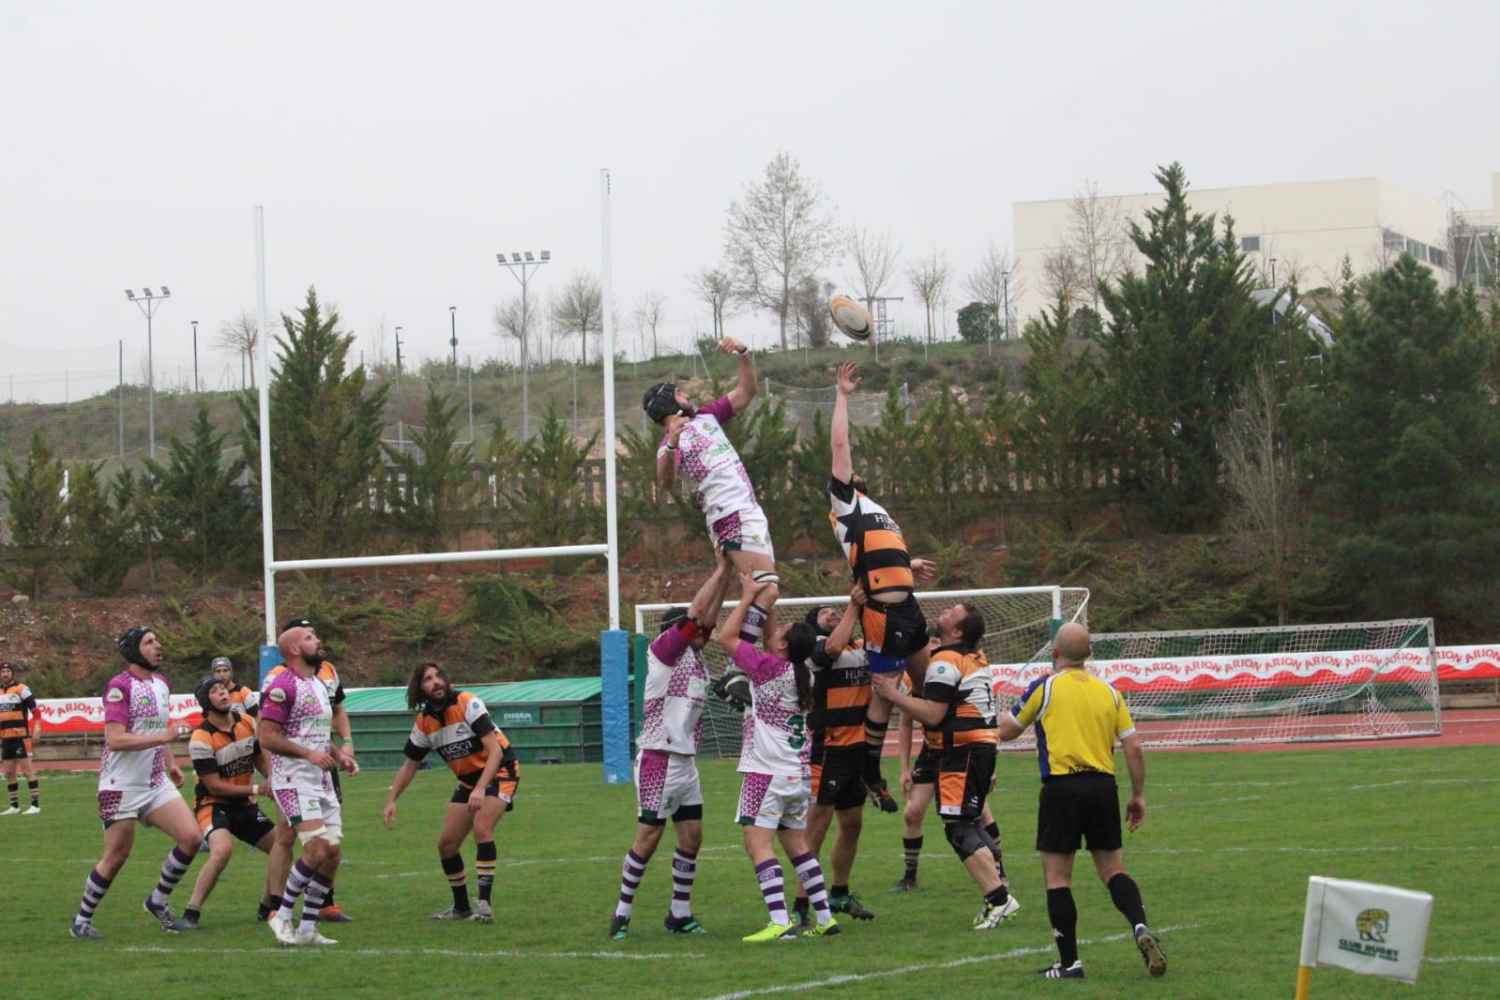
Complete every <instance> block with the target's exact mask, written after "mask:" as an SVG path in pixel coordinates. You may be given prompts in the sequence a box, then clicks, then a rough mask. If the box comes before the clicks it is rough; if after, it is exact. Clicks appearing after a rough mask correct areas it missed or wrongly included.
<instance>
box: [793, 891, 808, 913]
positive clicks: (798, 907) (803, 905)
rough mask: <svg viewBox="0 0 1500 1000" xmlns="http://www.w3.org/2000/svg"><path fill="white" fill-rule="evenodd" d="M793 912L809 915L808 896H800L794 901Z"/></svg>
mask: <svg viewBox="0 0 1500 1000" xmlns="http://www.w3.org/2000/svg"><path fill="white" fill-rule="evenodd" d="M792 912H793V913H795V914H797V915H798V916H803V917H805V916H807V912H808V911H807V897H806V896H798V897H797V900H796V902H794V903H792Z"/></svg>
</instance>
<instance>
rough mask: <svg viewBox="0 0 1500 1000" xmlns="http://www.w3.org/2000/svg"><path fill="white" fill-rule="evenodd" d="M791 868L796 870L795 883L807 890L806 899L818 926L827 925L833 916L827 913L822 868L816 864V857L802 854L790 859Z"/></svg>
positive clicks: (826, 891) (826, 896) (826, 892)
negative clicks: (810, 905)
mask: <svg viewBox="0 0 1500 1000" xmlns="http://www.w3.org/2000/svg"><path fill="white" fill-rule="evenodd" d="M792 867H793V868H795V869H796V870H797V881H798V882H800V883H802V888H804V889H806V890H807V898H808V899H809V900H810V901H811V902H812V908H813V913H814V914H816V915H817V918H818V925H819V926H822V925H823V924H826V923H828V921H830V920H832V919H833V914H831V913H829V912H828V890H827V888H826V887H825V886H824V885H823V866H822V865H820V864H818V856H817V855H816V854H804V855H802V856H801V857H796V858H792Z"/></svg>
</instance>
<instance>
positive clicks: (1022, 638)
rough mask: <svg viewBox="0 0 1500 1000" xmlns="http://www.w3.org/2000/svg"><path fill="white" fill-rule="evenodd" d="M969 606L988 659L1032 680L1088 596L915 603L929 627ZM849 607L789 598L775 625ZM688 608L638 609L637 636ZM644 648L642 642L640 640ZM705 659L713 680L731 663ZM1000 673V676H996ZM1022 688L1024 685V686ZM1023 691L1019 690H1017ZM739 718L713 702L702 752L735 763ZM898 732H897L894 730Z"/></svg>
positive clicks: (986, 596)
mask: <svg viewBox="0 0 1500 1000" xmlns="http://www.w3.org/2000/svg"><path fill="white" fill-rule="evenodd" d="M960 601H965V602H968V603H971V604H973V605H974V606H975V607H977V608H978V609H979V611H980V613H981V614H983V615H984V622H985V632H984V641H983V643H982V644H981V645H982V647H983V649H984V651H985V655H986V656H987V657H988V658H989V661H990V662H991V663H994V664H1000V665H1003V667H1002V669H1003V670H1005V671H1007V672H1010V671H1014V672H1015V673H1017V674H1018V675H1026V676H1030V675H1034V674H1035V672H1036V671H1035V669H1033V668H1034V667H1037V666H1038V665H1040V664H1046V665H1047V666H1050V665H1051V659H1050V657H1051V648H1052V635H1053V633H1054V632H1056V630H1057V626H1058V625H1059V624H1062V623H1063V622H1073V621H1076V622H1082V623H1084V624H1087V622H1088V602H1089V592H1088V589H1087V588H1086V587H1055V586H1045V587H1004V588H991V589H988V590H941V591H930V592H919V593H918V594H917V602H918V603H919V604H920V605H921V606H922V611H923V613H924V614H925V615H926V616H927V620H928V623H929V626H930V624H931V622H932V621H933V620H934V619H936V618H937V616H938V614H939V613H940V612H941V611H943V610H944V609H946V608H949V607H952V606H953V605H954V604H956V603H958V602H960ZM848 603H849V595H848V594H840V595H837V596H829V597H791V598H783V599H782V600H780V601H778V602H777V603H776V620H777V621H778V622H786V621H788V620H792V619H793V618H795V619H799V620H800V619H801V618H802V617H803V616H804V615H805V614H807V611H808V609H809V608H814V607H821V606H823V605H828V606H830V607H836V608H842V607H843V606H844V605H846V604H848ZM684 607H687V604H686V603H685V602H684V603H676V604H638V605H636V608H635V630H636V632H637V633H639V634H640V635H641V636H644V637H646V639H647V640H649V639H652V638H655V637H656V635H657V633H658V632H660V630H661V620H662V617H663V616H664V615H665V614H666V612H667V611H668V610H670V609H671V608H684ZM732 607H733V605H732V604H728V603H726V605H725V608H724V609H723V610H722V611H721V612H720V616H719V617H720V621H722V620H723V619H724V618H725V617H727V616H728V614H729V610H730V609H731V608H732ZM637 645H638V646H639V645H640V640H637ZM704 659H705V661H706V662H707V664H708V670H709V673H710V675H712V677H713V678H715V679H717V678H719V677H720V676H722V675H723V673H724V670H725V669H726V668H727V667H728V666H729V659H728V657H727V656H725V654H724V651H723V650H722V649H720V648H719V647H718V646H717V645H715V644H713V643H710V644H709V645H708V646H707V647H706V648H705V649H704ZM999 672H1000V671H998V670H997V673H999ZM1022 686H1023V687H1024V683H1023V684H1022ZM1017 690H1018V691H1019V689H1017ZM740 723H741V715H740V713H739V712H736V711H735V710H734V709H732V708H730V707H729V706H727V705H725V704H724V703H723V702H721V701H719V700H718V699H717V698H714V697H713V696H710V697H709V699H708V707H707V709H706V710H705V711H704V713H703V742H702V744H701V746H700V747H699V752H700V753H703V754H716V755H717V756H719V757H736V756H738V755H739V752H740ZM893 728H894V727H893Z"/></svg>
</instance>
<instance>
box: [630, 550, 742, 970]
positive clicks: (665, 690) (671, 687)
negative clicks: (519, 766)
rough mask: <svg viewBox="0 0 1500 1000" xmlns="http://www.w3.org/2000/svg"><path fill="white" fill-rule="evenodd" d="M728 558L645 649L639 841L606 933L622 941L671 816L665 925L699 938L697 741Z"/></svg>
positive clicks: (638, 777) (700, 798) (700, 833)
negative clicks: (708, 649)
mask: <svg viewBox="0 0 1500 1000" xmlns="http://www.w3.org/2000/svg"><path fill="white" fill-rule="evenodd" d="M732 575H733V574H732V573H731V571H730V567H729V563H728V561H727V559H725V558H724V557H723V556H721V557H720V559H719V563H718V565H717V566H715V567H714V571H713V573H712V574H711V575H710V576H709V578H708V579H707V580H705V581H704V582H703V586H701V587H699V588H698V593H697V594H696V595H695V596H694V597H693V602H692V604H690V605H689V606H688V609H687V611H685V612H684V611H682V610H681V609H676V613H675V614H673V613H668V615H667V617H665V618H664V619H663V620H662V628H661V632H660V634H658V635H657V637H656V638H655V640H653V641H652V643H651V645H650V646H649V647H648V648H647V651H646V664H647V672H646V691H645V713H644V714H645V717H644V719H643V720H642V723H641V734H640V737H639V739H638V741H637V742H638V745H639V746H640V753H639V754H638V755H637V756H636V760H635V795H636V802H637V805H638V806H639V809H640V812H639V816H638V821H637V823H636V828H635V842H634V843H633V844H631V845H630V850H629V851H626V852H625V863H624V867H623V870H622V871H621V874H620V898H619V901H618V902H617V903H616V904H615V912H614V916H613V917H611V918H610V922H609V936H610V938H611V939H613V940H615V941H623V940H625V936H626V934H628V933H629V930H630V915H631V912H632V911H633V909H634V907H635V894H636V891H637V890H638V889H639V888H640V886H641V879H643V878H645V876H646V864H647V862H649V861H650V860H651V856H652V855H653V854H655V853H656V847H657V845H658V844H660V843H661V836H662V831H663V830H665V829H666V825H667V817H669V816H670V817H671V818H672V829H673V831H674V832H675V833H676V835H677V850H676V851H674V852H673V853H672V904H671V909H670V910H669V911H668V913H667V918H666V928H667V930H668V931H669V932H670V933H673V934H702V933H703V926H702V925H701V924H699V923H698V920H697V918H696V917H694V916H693V880H694V878H695V877H696V876H697V873H698V850H699V848H700V847H702V845H703V787H702V785H701V784H700V783H699V781H698V759H697V754H698V741H699V740H700V739H701V738H702V736H703V706H704V705H705V704H706V703H707V701H708V667H707V666H705V665H704V663H703V657H702V655H700V651H701V650H702V649H703V647H704V645H706V644H707V642H708V635H709V632H710V631H712V629H713V626H714V623H715V622H717V621H718V620H719V606H720V605H721V604H722V603H723V602H724V588H725V586H726V585H727V583H728V581H729V580H730V579H731V578H732Z"/></svg>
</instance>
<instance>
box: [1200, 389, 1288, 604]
mask: <svg viewBox="0 0 1500 1000" xmlns="http://www.w3.org/2000/svg"><path fill="white" fill-rule="evenodd" d="M1284 402H1285V400H1284V399H1283V394H1282V392H1281V390H1280V388H1279V387H1278V386H1277V384H1276V376H1275V374H1274V373H1273V371H1272V370H1271V369H1270V368H1269V367H1267V366H1265V365H1258V366H1257V367H1256V368H1255V370H1254V371H1253V372H1252V373H1251V374H1250V378H1249V379H1248V380H1247V381H1246V383H1245V388H1244V390H1243V391H1242V392H1241V395H1240V399H1239V404H1238V405H1237V406H1236V408H1235V410H1234V412H1233V413H1232V414H1230V417H1229V422H1228V423H1227V424H1226V425H1225V427H1224V429H1223V431H1221V432H1220V440H1219V451H1220V454H1222V455H1223V458H1224V472H1225V481H1226V483H1227V485H1228V486H1229V490H1230V492H1231V494H1233V496H1234V498H1235V501H1236V502H1235V509H1234V512H1233V515H1232V516H1233V517H1234V519H1235V520H1236V521H1237V522H1238V523H1239V524H1240V526H1241V527H1242V528H1244V529H1245V530H1247V531H1249V532H1252V533H1254V534H1256V535H1258V536H1260V537H1261V538H1262V539H1263V540H1264V541H1263V543H1262V544H1260V545H1257V546H1256V551H1257V552H1259V553H1261V554H1262V557H1263V558H1264V559H1265V566H1266V570H1267V571H1268V572H1269V574H1270V578H1271V582H1272V586H1273V587H1274V589H1275V591H1276V618H1277V624H1280V625H1285V624H1286V619H1287V604H1288V593H1289V590H1290V581H1289V579H1288V577H1289V575H1290V572H1289V569H1290V567H1289V564H1290V562H1291V558H1292V554H1293V553H1294V552H1295V550H1296V541H1297V535H1298V528H1299V526H1300V523H1301V518H1302V509H1301V504H1300V494H1299V491H1298V479H1299V472H1298V468H1297V453H1296V449H1295V447H1293V444H1292V441H1291V439H1290V434H1289V433H1288V430H1287V427H1286V421H1285V418H1284V417H1283V410H1282V405H1283V403H1284Z"/></svg>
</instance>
